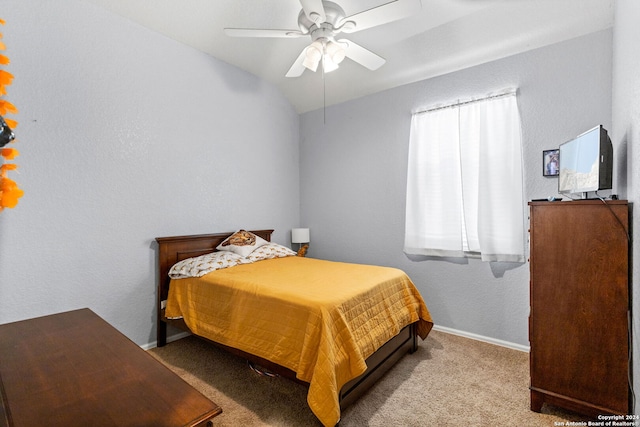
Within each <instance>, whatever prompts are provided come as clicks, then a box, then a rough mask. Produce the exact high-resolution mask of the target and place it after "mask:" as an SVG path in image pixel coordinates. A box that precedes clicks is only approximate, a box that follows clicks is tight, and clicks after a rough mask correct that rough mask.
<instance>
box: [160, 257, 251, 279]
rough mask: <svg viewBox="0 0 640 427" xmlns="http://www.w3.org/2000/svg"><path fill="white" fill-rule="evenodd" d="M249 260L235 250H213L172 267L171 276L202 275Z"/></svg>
mask: <svg viewBox="0 0 640 427" xmlns="http://www.w3.org/2000/svg"><path fill="white" fill-rule="evenodd" d="M246 262H247V261H246V260H245V259H244V258H242V257H241V256H240V255H238V254H235V253H233V252H228V251H223V252H213V253H210V254H205V255H201V256H198V257H193V258H187V259H185V260H182V261H180V262H178V263H176V264H174V265H173V267H171V270H169V277H171V278H172V279H184V278H186V277H201V276H204V275H205V274H207V273H210V272H212V271H214V270H220V269H222V268H227V267H233V266H234V265H238V264H245V263H246Z"/></svg>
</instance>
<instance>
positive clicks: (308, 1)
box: [300, 0, 327, 25]
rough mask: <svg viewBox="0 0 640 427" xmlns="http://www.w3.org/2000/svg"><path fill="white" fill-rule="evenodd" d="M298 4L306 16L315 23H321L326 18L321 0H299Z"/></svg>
mask: <svg viewBox="0 0 640 427" xmlns="http://www.w3.org/2000/svg"><path fill="white" fill-rule="evenodd" d="M300 4H301V5H302V10H304V14H305V15H307V18H309V19H310V20H311V21H313V22H315V23H316V24H318V25H319V24H322V23H323V22H324V21H325V20H326V19H327V17H326V15H325V13H324V6H323V5H322V0H300Z"/></svg>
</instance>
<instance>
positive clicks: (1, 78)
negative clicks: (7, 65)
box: [0, 70, 13, 86]
mask: <svg viewBox="0 0 640 427" xmlns="http://www.w3.org/2000/svg"><path fill="white" fill-rule="evenodd" d="M12 80H13V74H11V73H10V72H8V71H5V70H0V84H3V85H7V86H8V85H10V84H11V81H12Z"/></svg>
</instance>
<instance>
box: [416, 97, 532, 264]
mask: <svg viewBox="0 0 640 427" xmlns="http://www.w3.org/2000/svg"><path fill="white" fill-rule="evenodd" d="M521 146H522V143H521V131H520V116H519V113H518V105H517V101H516V94H515V92H510V93H508V94H503V95H498V96H492V97H487V98H485V99H482V100H479V101H470V102H464V103H459V104H456V105H453V106H449V107H444V108H437V109H433V110H429V111H424V112H419V113H416V114H414V115H413V116H412V118H411V133H410V141H409V164H408V171H407V207H406V224H405V227H406V228H405V248H404V251H405V253H407V254H417V255H430V256H443V257H480V258H481V259H482V260H483V261H507V262H524V197H523V179H522V147H521Z"/></svg>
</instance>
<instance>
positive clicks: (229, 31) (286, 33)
mask: <svg viewBox="0 0 640 427" xmlns="http://www.w3.org/2000/svg"><path fill="white" fill-rule="evenodd" d="M224 33H225V34H226V35H228V36H231V37H283V38H297V37H302V36H306V35H307V33H303V32H302V31H298V30H263V29H258V28H225V29H224Z"/></svg>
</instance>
